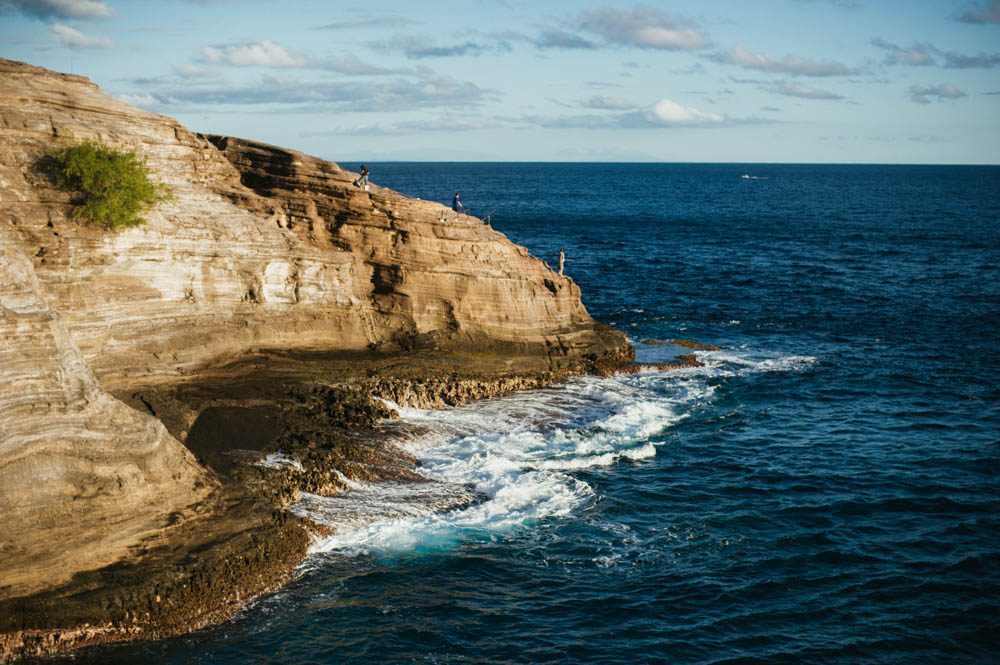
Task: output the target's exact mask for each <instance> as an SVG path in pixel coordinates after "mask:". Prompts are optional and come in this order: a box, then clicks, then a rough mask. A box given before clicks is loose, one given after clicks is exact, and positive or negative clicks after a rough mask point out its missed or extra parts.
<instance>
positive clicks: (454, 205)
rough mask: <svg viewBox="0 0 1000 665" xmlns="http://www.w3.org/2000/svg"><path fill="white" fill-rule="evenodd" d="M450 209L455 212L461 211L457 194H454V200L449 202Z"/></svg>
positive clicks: (460, 203)
mask: <svg viewBox="0 0 1000 665" xmlns="http://www.w3.org/2000/svg"><path fill="white" fill-rule="evenodd" d="M451 209H452V210H454V211H455V212H459V211H461V210H462V202H461V201H459V200H458V192H455V198H453V199H452V200H451Z"/></svg>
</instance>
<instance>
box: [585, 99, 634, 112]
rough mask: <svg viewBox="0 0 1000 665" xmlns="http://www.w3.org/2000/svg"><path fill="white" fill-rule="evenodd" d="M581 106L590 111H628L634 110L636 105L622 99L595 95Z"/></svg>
mask: <svg viewBox="0 0 1000 665" xmlns="http://www.w3.org/2000/svg"><path fill="white" fill-rule="evenodd" d="M581 106H583V107H585V108H588V109H608V110H611V111H628V110H629V109H634V108H635V104H633V103H632V102H630V101H629V100H627V99H622V98H621V97H606V96H605V95H594V96H593V97H591V98H590V99H588V100H586V101H584V102H583V103H582V104H581Z"/></svg>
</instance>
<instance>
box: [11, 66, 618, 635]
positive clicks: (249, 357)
mask: <svg viewBox="0 0 1000 665" xmlns="http://www.w3.org/2000/svg"><path fill="white" fill-rule="evenodd" d="M85 139H93V140H99V141H102V142H104V143H106V144H109V145H111V146H114V147H119V148H127V149H130V150H134V151H135V152H137V153H138V154H139V155H140V156H142V157H143V158H145V159H146V160H147V163H148V165H149V167H150V168H151V170H152V173H153V177H154V178H155V179H157V180H159V181H162V182H164V183H166V184H167V185H168V186H169V187H170V189H171V191H172V193H173V198H172V199H171V200H170V201H168V202H165V203H162V204H160V205H159V206H158V207H157V208H156V209H155V210H154V211H152V212H151V213H150V214H149V215H148V216H147V220H148V223H147V224H146V225H144V226H141V227H138V228H134V229H130V230H127V231H124V232H121V233H115V234H111V233H106V232H104V231H101V230H99V229H96V228H93V227H89V226H86V225H81V224H78V223H76V222H74V221H72V220H71V219H70V218H69V213H70V211H71V209H72V205H71V197H70V195H69V194H68V193H66V192H64V191H62V190H59V189H57V188H56V187H55V185H54V180H53V177H52V174H51V172H50V170H48V168H47V166H46V155H47V154H50V153H51V152H53V151H55V150H57V149H59V148H61V147H65V146H67V145H72V144H74V143H77V142H79V141H82V140H85ZM355 178H356V174H353V173H349V172H346V171H344V170H342V169H341V168H340V167H338V166H337V165H336V164H334V163H332V162H327V161H324V160H321V159H318V158H315V157H311V156H308V155H305V154H302V153H299V152H296V151H291V150H285V149H281V148H277V147H274V146H268V145H263V144H259V143H254V142H251V141H246V140H240V139H234V138H227V137H220V136H201V135H198V134H195V133H192V132H190V131H188V130H187V129H185V128H184V127H182V126H181V125H180V124H178V123H177V122H176V121H174V120H172V119H170V118H167V117H164V116H161V115H157V114H154V113H150V112H146V111H142V110H138V109H136V108H134V107H131V106H129V105H127V104H125V103H123V102H120V101H118V100H115V99H113V98H111V97H109V96H107V95H106V94H104V93H102V92H101V91H100V90H99V89H98V88H97V86H95V85H94V84H92V83H91V82H90V81H89V80H87V79H86V78H83V77H80V76H72V75H65V74H57V73H54V72H50V71H48V70H44V69H41V68H37V67H33V66H30V65H26V64H24V63H18V62H12V61H7V60H0V200H2V207H0V511H2V513H0V514H2V515H3V519H2V520H0V600H3V599H10V598H18V597H24V596H26V595H28V594H32V593H37V592H40V591H44V590H46V589H52V588H55V587H58V586H59V585H61V584H64V583H67V582H68V581H69V580H70V579H71V578H74V575H78V574H81V573H83V572H84V571H93V570H95V569H98V568H100V567H102V566H107V565H108V564H111V563H114V562H117V561H122V560H125V559H126V558H128V557H129V556H130V554H131V555H133V558H134V555H135V554H136V552H140V551H143V548H144V547H146V546H148V544H149V543H150V542H154V541H157V539H161V538H162V537H163V534H164V533H165V532H169V531H170V530H171V529H178V528H181V526H182V525H184V524H189V523H193V522H196V521H197V519H201V518H202V517H204V516H205V515H206V514H209V513H211V512H212V509H210V506H214V505H218V504H221V503H225V501H222V500H221V499H219V496H220V495H221V494H224V492H222V490H221V489H220V487H221V484H222V483H221V480H220V475H219V474H218V473H216V471H218V470H217V469H216V470H212V469H209V468H206V467H205V466H204V465H203V464H202V463H200V462H199V460H198V459H196V457H195V456H194V455H193V454H192V452H191V450H189V446H191V445H193V444H192V441H187V435H188V433H189V432H190V430H191V427H192V425H193V424H194V423H195V421H196V420H197V418H198V416H199V415H200V414H201V413H202V412H204V410H205V409H207V408H210V407H218V406H220V405H221V406H225V405H230V406H232V405H238V404H239V400H240V399H241V397H240V395H241V393H240V391H239V390H237V389H235V388H233V386H234V385H235V384H236V383H240V382H242V384H243V386H244V388H246V386H247V385H251V384H253V385H256V386H258V388H259V386H263V385H267V386H270V385H272V384H273V382H274V380H275V379H276V378H279V379H281V380H282V381H288V380H294V381H298V382H302V381H305V380H307V379H308V380H312V381H315V380H316V379H318V378H321V377H322V378H324V379H325V380H329V379H330V377H338V378H341V379H343V378H346V377H358V376H362V377H363V376H375V375H378V376H379V377H380V379H379V381H380V382H381V383H379V385H382V386H383V388H384V391H387V392H389V393H391V394H393V395H396V396H398V395H411V396H412V397H413V399H414V400H415V401H417V402H420V401H421V400H422V401H423V402H424V403H433V402H440V401H441V396H442V395H458V394H461V395H462V398H463V399H465V398H470V397H475V396H477V395H481V394H489V393H490V392H491V391H493V392H500V391H503V390H508V389H512V388H515V387H517V386H518V385H538V384H541V383H544V382H545V381H547V380H551V378H553V377H557V376H559V375H562V374H563V373H565V372H572V371H586V370H592V369H595V368H599V367H601V366H608V365H612V364H615V363H618V362H621V361H623V360H627V359H629V358H630V357H631V355H630V354H631V348H630V347H629V346H628V344H627V343H626V340H625V337H624V335H622V334H621V333H618V332H617V331H614V330H612V329H611V328H609V327H607V326H604V325H602V324H600V323H597V322H595V321H593V320H592V319H591V317H590V316H589V315H588V313H587V312H586V310H585V308H584V307H583V305H582V303H581V301H580V293H579V289H578V288H577V287H576V285H575V284H574V283H573V282H572V280H570V279H569V278H568V277H563V276H559V275H556V274H554V273H553V272H552V271H551V270H550V269H549V268H548V267H547V266H546V265H545V264H544V263H543V262H542V261H540V260H538V259H537V258H535V257H532V256H531V255H530V254H529V253H528V252H527V251H526V250H525V249H524V248H523V247H519V246H517V245H515V244H513V243H511V242H510V241H509V240H508V239H507V238H506V237H505V236H503V235H502V234H501V233H498V232H497V231H495V230H493V229H492V228H490V226H489V225H486V224H483V222H482V221H480V220H478V219H475V218H472V217H467V216H462V215H456V214H455V213H453V212H452V211H451V210H450V209H448V208H446V207H444V206H442V205H440V204H436V203H431V202H427V201H421V200H417V199H412V198H408V197H406V196H403V195H401V194H398V193H396V192H394V191H391V190H389V189H385V188H381V187H379V186H377V185H374V184H373V185H372V186H371V187H370V188H369V191H364V190H362V189H359V188H356V187H354V186H353V185H352V182H353V180H354V179H355ZM404 367H409V368H410V369H409V370H404V369H401V368H404ZM428 367H431V368H437V369H438V370H442V371H443V372H444V373H445V374H447V375H449V376H450V375H455V376H458V375H459V374H461V375H462V379H463V381H466V382H467V381H468V380H470V379H469V377H473V378H474V379H475V381H479V382H480V384H482V382H483V381H484V380H487V379H494V380H495V383H494V384H492V385H493V387H492V388H488V387H487V388H483V389H482V390H480V391H479V392H478V393H477V391H476V390H469V389H467V383H466V384H462V385H463V386H466V387H464V388H461V389H459V388H456V387H455V385H457V384H455V385H451V386H448V385H444V383H447V379H442V380H441V381H443V382H444V383H442V385H441V386H439V387H438V388H436V389H435V390H437V393H436V394H435V395H428V394H423V395H422V394H421V390H423V391H425V393H426V390H427V384H425V383H424V380H423V378H420V379H419V380H417V381H416V383H417V384H420V385H421V386H423V387H422V388H419V387H418V389H417V390H416V391H414V390H413V387H414V385H415V384H414V382H413V381H412V379H413V377H414V376H419V375H422V373H423V372H424V370H426V369H427V368H428ZM414 368H416V369H414ZM397 370H398V373H399V374H400V375H403V374H406V371H409V372H410V379H408V380H410V381H411V382H410V383H409V384H407V385H406V387H405V389H401V388H400V384H398V383H396V384H392V382H391V381H390V382H389V384H386V377H389V378H391V377H392V376H393V375H394V372H397ZM518 377H521V378H520V379H519V378H518ZM524 377H533V378H527V379H525V378H524ZM518 381H521V383H520V384H519V383H518ZM525 381H526V383H525ZM255 382H256V383H255ZM487 382H488V381H487ZM220 385H226V386H228V388H227V390H226V391H222V392H220V391H219V386H220ZM373 385H374V384H373ZM483 385H485V384H483ZM448 391H450V392H448ZM250 392H254V391H253V390H251V391H250ZM223 393H224V394H223ZM254 394H255V395H257V396H258V397H259V396H260V390H257V391H256V392H255V393H254ZM244 396H245V395H244ZM446 401H448V400H447V399H446ZM230 433H231V432H230ZM185 441H186V442H187V443H188V446H185V443H184V442H185ZM234 447H235V446H234ZM202 452H204V451H199V455H201V454H202ZM213 502H214V503H213ZM199 516H201V517H199ZM292 549H294V548H292ZM267 586H268V585H267V583H266V582H263V581H262V582H260V583H259V584H257V586H256V587H254V588H256V589H258V591H259V590H260V589H263V588H265V587H267ZM157 602H158V601H157ZM0 632H3V626H0ZM0 652H2V649H0Z"/></svg>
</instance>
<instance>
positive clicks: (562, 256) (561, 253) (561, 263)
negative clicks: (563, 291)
mask: <svg viewBox="0 0 1000 665" xmlns="http://www.w3.org/2000/svg"><path fill="white" fill-rule="evenodd" d="M565 267H566V252H564V251H563V250H562V247H560V248H559V274H560V275H561V274H563V268H565Z"/></svg>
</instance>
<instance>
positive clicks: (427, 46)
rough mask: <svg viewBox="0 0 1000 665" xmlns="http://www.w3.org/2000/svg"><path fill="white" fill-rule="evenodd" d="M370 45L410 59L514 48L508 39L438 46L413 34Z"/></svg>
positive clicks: (498, 51)
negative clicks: (399, 53)
mask: <svg viewBox="0 0 1000 665" xmlns="http://www.w3.org/2000/svg"><path fill="white" fill-rule="evenodd" d="M369 46H370V47H371V48H374V49H376V50H379V51H385V52H401V53H402V54H403V55H405V56H406V57H407V58H410V59H419V58H453V57H461V56H480V55H484V54H502V53H509V52H510V51H511V50H512V49H511V46H510V44H509V43H508V42H507V40H506V39H499V40H497V41H495V42H476V41H472V40H466V41H464V42H461V43H450V44H446V45H444V46H437V45H435V44H433V43H432V42H431V41H430V40H429V39H426V38H424V37H416V36H413V35H395V36H394V37H392V38H391V39H389V40H387V41H381V42H371V43H369Z"/></svg>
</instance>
